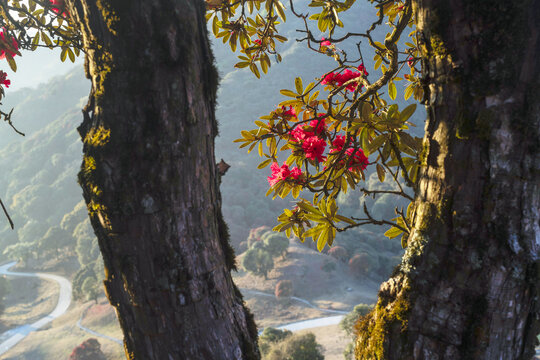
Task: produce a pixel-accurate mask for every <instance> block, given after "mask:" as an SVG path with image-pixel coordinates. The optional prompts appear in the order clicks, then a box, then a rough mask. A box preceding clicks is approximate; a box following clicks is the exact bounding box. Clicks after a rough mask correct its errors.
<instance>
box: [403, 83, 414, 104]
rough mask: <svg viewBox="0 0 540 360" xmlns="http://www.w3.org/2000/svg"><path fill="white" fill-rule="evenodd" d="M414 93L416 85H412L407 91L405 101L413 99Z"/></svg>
mask: <svg viewBox="0 0 540 360" xmlns="http://www.w3.org/2000/svg"><path fill="white" fill-rule="evenodd" d="M413 92H414V84H410V85H409V86H407V88H406V89H405V94H403V98H404V99H405V100H408V99H409V98H410V97H411V95H412V94H413Z"/></svg>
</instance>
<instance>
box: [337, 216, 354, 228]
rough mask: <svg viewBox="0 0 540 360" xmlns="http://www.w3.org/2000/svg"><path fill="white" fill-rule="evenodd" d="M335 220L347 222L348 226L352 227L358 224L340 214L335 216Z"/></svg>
mask: <svg viewBox="0 0 540 360" xmlns="http://www.w3.org/2000/svg"><path fill="white" fill-rule="evenodd" d="M335 218H336V219H338V220H339V221H343V222H346V223H347V224H350V225H354V224H356V222H355V221H354V220H351V219H349V218H348V217H345V216H342V215H339V214H337V215H336V216H335Z"/></svg>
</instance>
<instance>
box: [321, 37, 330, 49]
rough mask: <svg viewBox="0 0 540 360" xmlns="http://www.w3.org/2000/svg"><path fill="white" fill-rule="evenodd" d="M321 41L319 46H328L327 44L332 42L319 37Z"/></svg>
mask: <svg viewBox="0 0 540 360" xmlns="http://www.w3.org/2000/svg"><path fill="white" fill-rule="evenodd" d="M321 40H322V42H321V47H323V46H324V47H328V46H331V45H332V43H331V42H330V41H328V40H325V39H324V38H321Z"/></svg>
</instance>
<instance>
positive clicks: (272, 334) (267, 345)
mask: <svg viewBox="0 0 540 360" xmlns="http://www.w3.org/2000/svg"><path fill="white" fill-rule="evenodd" d="M289 336H292V332H291V331H289V330H279V329H276V328H273V327H267V328H264V330H263V332H262V333H261V335H260V336H259V349H260V351H261V355H262V357H263V359H264V357H265V355H267V354H268V353H269V352H270V349H271V348H272V346H273V345H274V344H277V343H279V342H281V341H283V340H285V339H286V338H288V337H289Z"/></svg>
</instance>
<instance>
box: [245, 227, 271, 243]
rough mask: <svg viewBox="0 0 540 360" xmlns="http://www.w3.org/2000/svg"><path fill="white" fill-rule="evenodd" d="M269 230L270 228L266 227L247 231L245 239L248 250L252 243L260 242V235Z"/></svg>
mask: <svg viewBox="0 0 540 360" xmlns="http://www.w3.org/2000/svg"><path fill="white" fill-rule="evenodd" d="M269 229H270V228H269V227H268V226H259V227H258V228H254V229H251V230H249V236H248V238H247V245H248V248H250V247H251V246H252V245H253V243H255V242H257V241H261V238H262V235H263V234H264V233H265V232H267V231H268V230H269Z"/></svg>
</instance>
